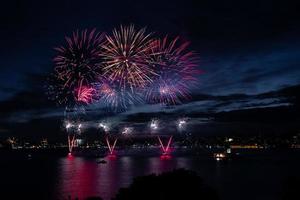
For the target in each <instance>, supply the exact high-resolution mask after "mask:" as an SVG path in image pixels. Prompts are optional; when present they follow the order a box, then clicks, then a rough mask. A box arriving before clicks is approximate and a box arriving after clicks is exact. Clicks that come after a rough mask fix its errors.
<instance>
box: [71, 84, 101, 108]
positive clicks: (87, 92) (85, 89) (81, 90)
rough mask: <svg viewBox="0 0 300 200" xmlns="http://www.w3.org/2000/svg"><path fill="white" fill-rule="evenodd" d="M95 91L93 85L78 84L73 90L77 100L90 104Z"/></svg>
mask: <svg viewBox="0 0 300 200" xmlns="http://www.w3.org/2000/svg"><path fill="white" fill-rule="evenodd" d="M95 91H96V90H95V89H94V88H93V87H90V86H83V85H80V86H79V87H78V88H77V89H76V90H75V99H76V101H77V102H81V103H85V104H90V103H92V101H93V97H94V95H95Z"/></svg>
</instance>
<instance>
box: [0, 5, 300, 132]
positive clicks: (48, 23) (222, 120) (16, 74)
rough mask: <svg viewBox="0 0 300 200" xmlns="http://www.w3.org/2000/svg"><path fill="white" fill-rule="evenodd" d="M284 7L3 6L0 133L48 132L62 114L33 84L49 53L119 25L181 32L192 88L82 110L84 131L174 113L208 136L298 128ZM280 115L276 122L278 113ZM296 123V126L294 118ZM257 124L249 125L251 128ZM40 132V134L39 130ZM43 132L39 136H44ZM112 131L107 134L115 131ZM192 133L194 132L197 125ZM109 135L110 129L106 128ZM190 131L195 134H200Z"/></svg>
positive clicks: (292, 32) (295, 26)
mask: <svg viewBox="0 0 300 200" xmlns="http://www.w3.org/2000/svg"><path fill="white" fill-rule="evenodd" d="M298 7H299V5H298V6H297V5H296V4H293V3H292V1H291V2H289V1H282V2H278V3H276V2H274V1H271V0H269V1H268V0H264V1H259V0H257V1H255V0H254V1H253V0H251V1H250V0H249V1H248V0H246V1H238V0H229V1H216V2H214V1H211V0H207V1H200V0H194V1H191V0H185V1H169V2H167V1H156V0H154V1H145V2H144V1H138V0H131V1H126V0H120V1H115V0H111V1H97V0H86V1H79V0H69V1H67V0H65V1H62V0H52V1H37V0H29V1H17V0H10V1H3V3H2V6H1V12H0V20H1V30H0V38H1V46H0V109H1V114H0V134H1V135H2V136H4V137H6V136H7V135H34V136H41V135H45V136H49V135H57V134H58V133H57V132H59V130H60V128H61V123H62V120H63V117H64V112H63V110H64V109H63V108H60V107H57V106H55V105H54V104H53V102H50V101H48V100H47V97H46V95H45V92H44V89H43V85H44V83H45V77H47V75H48V74H49V73H50V72H51V71H52V70H53V63H52V59H53V57H54V56H55V51H54V50H53V48H54V47H56V46H59V45H61V44H62V43H63V42H64V37H65V36H66V35H70V34H71V33H72V31H74V30H77V29H85V28H97V29H98V30H99V31H105V32H109V31H110V30H111V29H112V28H113V27H116V26H119V25H120V24H131V23H133V24H135V25H136V26H137V27H145V26H146V27H147V29H148V30H149V31H154V32H155V33H157V34H161V35H165V34H168V35H170V36H177V35H179V36H181V37H182V38H184V39H185V40H189V41H190V42H191V49H193V50H194V51H196V52H197V53H198V54H199V56H200V64H199V69H201V70H203V71H204V73H203V74H202V75H199V85H198V86H197V88H195V89H194V91H193V94H192V96H193V98H192V99H191V100H190V101H187V102H185V103H184V104H182V105H178V106H174V107H168V108H166V107H162V106H160V105H140V106H136V107H133V108H131V109H128V110H127V111H124V112H122V113H111V112H106V111H105V110H103V109H101V106H100V107H99V105H97V106H92V107H90V108H87V114H86V115H87V116H86V120H85V121H86V122H85V123H86V125H87V126H89V127H93V126H94V124H96V122H99V121H101V120H103V119H107V120H110V121H113V122H114V123H115V124H118V127H119V129H121V128H122V127H124V126H127V125H130V124H131V125H132V126H134V127H136V129H137V130H139V131H138V132H147V129H146V128H145V127H147V125H148V122H149V120H151V118H159V119H161V121H163V122H164V123H163V124H164V127H167V128H166V129H167V130H169V131H170V132H172V131H176V125H174V123H175V122H176V120H178V119H179V118H181V117H187V118H188V119H189V127H187V128H189V131H192V132H196V131H195V127H200V128H201V130H202V131H201V133H203V134H204V133H205V134H215V133H219V132H225V133H233V132H237V133H240V132H242V128H241V126H249V127H250V128H249V129H248V130H249V132H251V131H255V132H258V131H259V129H263V130H265V128H266V126H267V127H268V128H266V129H267V130H268V131H269V132H272V131H274V129H275V128H274V129H272V128H271V129H270V128H269V127H272V126H274V125H276V126H278V127H277V128H276V130H281V129H282V130H284V129H286V128H287V127H288V129H291V131H296V130H300V127H299V126H297V125H295V124H297V122H299V115H298V114H297V112H296V111H297V110H298V109H299V106H298V101H299V92H300V91H299V86H298V85H299V84H300V66H299V65H300V36H299V35H300V13H299V11H298V9H297V8H298ZM283 116H284V117H283ZM297 120H298V121H297ZM257 124H259V125H257ZM47 127H48V128H47ZM45 129H46V130H45ZM116 129H117V128H116ZM197 130H199V129H197ZM116 131H118V130H116ZM201 133H197V134H201Z"/></svg>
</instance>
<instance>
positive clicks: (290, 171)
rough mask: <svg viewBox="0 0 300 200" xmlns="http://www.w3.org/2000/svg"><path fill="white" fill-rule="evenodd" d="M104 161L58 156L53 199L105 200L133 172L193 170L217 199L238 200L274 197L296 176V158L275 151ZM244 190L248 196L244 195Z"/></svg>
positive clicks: (123, 183) (139, 173)
mask: <svg viewBox="0 0 300 200" xmlns="http://www.w3.org/2000/svg"><path fill="white" fill-rule="evenodd" d="M298 155H299V154H298ZM283 158H285V159H283ZM105 160H106V161H107V163H106V164H100V163H97V159H86V158H81V157H63V158H58V163H57V167H58V177H57V179H56V180H57V182H58V184H57V185H56V186H55V188H54V193H55V195H56V197H57V199H67V198H68V195H71V197H72V199H74V198H75V197H77V198H79V199H84V198H86V197H91V196H101V197H102V198H103V199H104V200H109V199H111V197H113V196H114V195H115V194H116V192H117V191H118V189H119V188H120V187H126V186H128V185H129V184H130V183H131V182H132V180H133V179H134V177H136V176H142V175H148V174H151V173H156V174H159V173H162V172H165V171H170V170H173V169H177V168H185V169H191V170H195V171H197V172H198V174H199V175H200V177H202V178H203V179H204V182H205V183H206V184H208V185H211V186H212V187H213V188H215V189H217V192H218V193H219V195H220V196H221V197H222V200H227V199H231V200H237V199H241V196H243V200H250V199H251V200H252V199H257V198H256V197H257V195H260V197H263V198H264V199H265V200H266V199H270V200H271V199H272V200H276V199H279V196H280V194H279V193H280V190H281V187H282V182H283V181H284V179H285V178H287V177H290V176H298V177H299V176H300V174H299V170H298V168H299V167H300V164H299V160H298V159H295V158H294V157H290V156H288V155H287V156H284V155H282V156H278V155H276V154H274V155H270V156H268V157H266V158H265V157H257V158H255V159H246V160H233V161H230V162H226V163H223V162H216V161H214V160H211V159H210V160H209V159H205V158H199V157H192V156H190V157H176V156H173V157H172V158H171V159H166V160H162V159H161V158H160V157H159V156H157V157H147V156H145V157H142V156H137V157H135V156H120V157H117V158H116V159H108V158H106V159H105ZM249 189H251V192H250V193H249ZM245 193H247V194H248V195H247V196H244V194H245Z"/></svg>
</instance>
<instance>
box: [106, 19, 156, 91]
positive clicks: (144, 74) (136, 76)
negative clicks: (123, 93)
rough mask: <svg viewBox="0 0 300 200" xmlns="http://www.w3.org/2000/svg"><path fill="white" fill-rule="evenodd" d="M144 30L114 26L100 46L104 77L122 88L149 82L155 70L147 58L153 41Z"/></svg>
mask: <svg viewBox="0 0 300 200" xmlns="http://www.w3.org/2000/svg"><path fill="white" fill-rule="evenodd" d="M150 35H151V34H146V33H145V29H144V28H143V29H140V30H135V28H134V26H133V25H131V26H128V27H126V26H125V27H123V26H121V27H120V29H114V30H113V34H112V35H111V36H109V35H107V36H106V40H107V42H106V43H104V45H103V49H104V51H103V53H102V54H101V55H102V56H103V57H104V66H103V71H104V76H106V77H107V78H108V79H109V80H112V81H113V82H118V84H119V85H120V87H121V88H122V89H127V88H129V89H130V90H133V89H134V88H136V87H144V86H145V85H147V84H148V83H149V82H151V81H152V80H151V76H152V74H154V73H155V72H154V71H153V70H152V68H151V67H150V66H149V65H148V63H147V60H146V57H147V54H148V53H149V51H150V49H151V45H154V44H155V43H153V42H152V40H151V39H150Z"/></svg>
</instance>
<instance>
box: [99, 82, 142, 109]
mask: <svg viewBox="0 0 300 200" xmlns="http://www.w3.org/2000/svg"><path fill="white" fill-rule="evenodd" d="M94 85H95V88H96V93H97V97H98V102H99V103H101V104H102V105H104V106H105V107H107V108H109V109H111V110H114V111H122V110H125V109H126V108H128V107H129V106H132V105H135V104H138V103H141V102H142V97H141V95H140V94H139V93H138V92H137V91H135V92H132V91H131V90H127V89H126V88H122V87H120V86H119V85H118V84H116V83H115V82H113V81H110V80H107V79H105V78H100V81H99V82H98V83H96V84H94Z"/></svg>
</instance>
